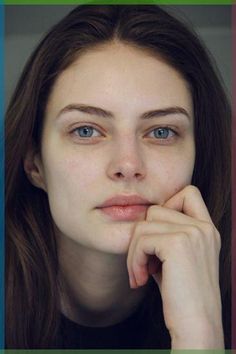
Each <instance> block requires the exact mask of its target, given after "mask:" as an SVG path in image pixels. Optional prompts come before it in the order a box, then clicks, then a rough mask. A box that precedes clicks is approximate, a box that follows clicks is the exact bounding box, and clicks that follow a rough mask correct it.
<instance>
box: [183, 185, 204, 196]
mask: <svg viewBox="0 0 236 354" xmlns="http://www.w3.org/2000/svg"><path fill="white" fill-rule="evenodd" d="M186 191H187V192H189V193H192V194H197V195H199V194H201V192H200V190H199V189H198V188H197V187H196V186H193V185H189V186H187V187H186Z"/></svg>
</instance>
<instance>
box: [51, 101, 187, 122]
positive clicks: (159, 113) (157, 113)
mask: <svg viewBox="0 0 236 354" xmlns="http://www.w3.org/2000/svg"><path fill="white" fill-rule="evenodd" d="M71 111H79V112H82V113H87V114H90V115H96V116H98V117H103V118H114V114H113V113H112V112H110V111H107V110H104V109H102V108H99V107H94V106H88V105H85V104H69V105H67V106H66V107H64V108H62V110H60V112H59V114H58V115H57V118H59V117H60V116H61V115H62V114H64V113H67V112H71ZM170 114H183V115H185V116H186V117H187V118H188V119H189V120H190V119H191V118H190V115H189V113H188V112H187V110H186V109H185V108H183V107H179V106H174V107H167V108H161V109H154V110H150V111H147V112H145V113H142V114H141V116H140V118H141V119H150V118H158V117H163V116H167V115H170Z"/></svg>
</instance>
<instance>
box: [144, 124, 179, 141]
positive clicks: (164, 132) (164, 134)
mask: <svg viewBox="0 0 236 354" xmlns="http://www.w3.org/2000/svg"><path fill="white" fill-rule="evenodd" d="M175 134H176V133H175V132H174V131H173V130H172V129H170V128H160V127H159V128H155V129H153V130H152V131H151V132H150V135H151V136H152V137H154V138H156V139H168V138H171V137H173V136H174V135H175Z"/></svg>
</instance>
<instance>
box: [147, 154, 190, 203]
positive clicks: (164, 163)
mask: <svg viewBox="0 0 236 354" xmlns="http://www.w3.org/2000/svg"><path fill="white" fill-rule="evenodd" d="M193 168H194V154H191V155H188V156H182V157H181V158H180V156H179V155H178V156H174V155H173V157H172V156H170V155H169V157H168V158H164V159H161V158H160V160H159V161H158V162H157V163H156V164H155V167H153V173H154V175H152V176H151V179H150V183H151V185H152V189H153V191H155V190H156V191H157V194H158V195H157V199H158V201H159V203H160V204H163V203H165V202H166V201H167V200H168V199H169V198H170V197H172V196H173V195H174V194H176V193H177V192H179V191H180V190H181V189H183V188H184V187H186V186H187V185H189V184H191V180H192V174H193ZM152 181H154V182H152Z"/></svg>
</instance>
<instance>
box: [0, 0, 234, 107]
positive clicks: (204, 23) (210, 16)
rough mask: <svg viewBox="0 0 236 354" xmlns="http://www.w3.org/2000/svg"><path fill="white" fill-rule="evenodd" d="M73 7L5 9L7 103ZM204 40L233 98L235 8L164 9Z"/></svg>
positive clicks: (186, 6)
mask: <svg viewBox="0 0 236 354" xmlns="http://www.w3.org/2000/svg"><path fill="white" fill-rule="evenodd" d="M74 7H75V6H73V5H71V6H69V5H26V6H23V5H20V6H17V5H14V6H12V5H5V52H4V53H5V70H4V72H5V103H6V105H7V103H8V102H9V98H10V96H11V94H12V91H13V90H14V87H15V85H16V82H17V80H18V78H19V75H20V73H21V71H22V69H23V67H24V64H25V62H26V60H27V58H28V57H29V55H30V54H31V52H32V50H33V49H34V48H35V46H36V45H37V43H38V41H39V40H40V38H42V36H43V35H44V33H45V32H47V31H48V30H49V29H50V27H51V26H52V25H54V24H55V23H56V22H57V21H58V20H60V19H61V18H62V17H63V16H64V15H66V14H67V13H68V12H69V11H71V10H72V9H73V8H74ZM162 7H163V8H164V9H166V10H168V12H170V13H171V14H173V15H174V16H176V17H178V18H179V19H180V20H182V21H183V22H184V23H186V24H187V25H188V26H189V27H190V28H193V29H194V30H195V32H197V34H198V35H199V36H200V38H201V39H202V41H203V42H204V43H205V46H207V48H208V50H209V52H210V54H211V56H212V60H213V62H214V63H215V65H216V66H217V67H218V69H219V75H220V77H221V80H222V82H223V84H224V85H225V87H226V91H227V94H228V96H229V98H231V84H232V49H231V6H229V5H209V6H206V5H183V6H182V5H175V6H168V5H163V6H162Z"/></svg>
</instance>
